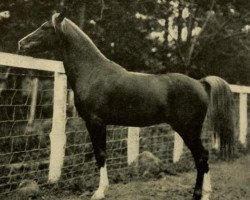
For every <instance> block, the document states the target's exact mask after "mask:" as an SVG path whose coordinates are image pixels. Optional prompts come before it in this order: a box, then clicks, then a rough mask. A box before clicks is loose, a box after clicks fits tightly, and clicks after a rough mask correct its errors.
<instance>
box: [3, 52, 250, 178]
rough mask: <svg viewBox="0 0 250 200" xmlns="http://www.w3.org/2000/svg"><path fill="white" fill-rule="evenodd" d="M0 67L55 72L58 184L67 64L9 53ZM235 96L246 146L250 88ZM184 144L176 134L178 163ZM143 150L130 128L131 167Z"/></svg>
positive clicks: (54, 168) (52, 171)
mask: <svg viewBox="0 0 250 200" xmlns="http://www.w3.org/2000/svg"><path fill="white" fill-rule="evenodd" d="M0 65H3V66H10V67H17V68H24V69H33V70H42V71H50V72H53V73H54V104H53V122H52V131H51V133H50V144H51V148H50V161H49V176H48V181H49V182H56V181H57V180H58V179H59V178H60V176H61V169H62V166H63V160H64V155H65V145H66V133H65V124H66V100H67V79H66V75H65V74H64V73H65V71H64V67H63V63H62V62H59V61H53V60H45V59H37V58H32V57H27V56H20V55H15V54H9V53H0ZM231 89H232V91H233V92H234V93H239V102H240V103H239V130H240V131H239V132H240V134H239V141H240V142H241V143H242V144H244V145H246V137H247V131H248V130H247V129H248V119H247V114H248V113H247V105H248V104H247V94H250V87H245V86H237V85H231ZM183 147H184V145H183V141H182V139H181V138H180V137H179V135H178V134H177V133H175V135H174V150H173V161H174V162H177V161H178V160H179V159H180V157H181V155H182V153H183ZM139 149H140V128H132V127H131V128H128V139H127V163H128V164H130V163H132V162H133V161H135V159H136V158H137V156H138V155H139Z"/></svg>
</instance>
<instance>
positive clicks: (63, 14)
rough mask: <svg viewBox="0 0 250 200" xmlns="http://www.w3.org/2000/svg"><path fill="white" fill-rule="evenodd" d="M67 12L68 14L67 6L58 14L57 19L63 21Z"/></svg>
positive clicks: (59, 21)
mask: <svg viewBox="0 0 250 200" xmlns="http://www.w3.org/2000/svg"><path fill="white" fill-rule="evenodd" d="M66 14H67V8H66V7H64V8H63V10H62V12H61V13H60V14H59V15H58V17H57V19H56V21H57V22H58V23H61V22H62V21H63V19H64V18H65V17H66Z"/></svg>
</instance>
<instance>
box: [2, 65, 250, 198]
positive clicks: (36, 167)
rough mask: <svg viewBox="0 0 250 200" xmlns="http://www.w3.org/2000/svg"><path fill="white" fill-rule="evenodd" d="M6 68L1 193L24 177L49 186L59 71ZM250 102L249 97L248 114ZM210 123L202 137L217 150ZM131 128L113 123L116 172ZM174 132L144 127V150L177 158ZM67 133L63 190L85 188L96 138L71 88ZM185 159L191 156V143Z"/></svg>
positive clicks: (124, 163) (93, 173) (111, 157)
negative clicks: (55, 91)
mask: <svg viewBox="0 0 250 200" xmlns="http://www.w3.org/2000/svg"><path fill="white" fill-rule="evenodd" d="M0 72H1V73H0V113H1V115H0V194H2V195H3V194H8V193H10V192H12V191H15V190H16V189H17V188H18V185H19V184H20V183H21V182H22V181H24V180H35V181H36V182H37V183H38V184H39V185H40V186H47V185H48V182H47V181H48V174H49V158H50V133H51V129H52V118H53V105H54V103H57V102H53V95H54V89H53V88H54V76H53V73H50V72H41V71H33V70H26V69H25V70H20V69H16V68H13V69H11V70H10V71H8V70H7V69H6V67H0ZM6 72H7V73H8V76H6ZM1 77H3V78H1ZM234 96H235V109H236V110H235V117H236V119H239V114H238V113H239V94H238V93H235V94H234ZM249 105H250V104H249V98H248V116H249V113H250V111H249ZM208 120H209V119H208ZM249 123H250V121H249V117H248V124H249ZM208 124H209V122H205V123H204V126H203V134H202V140H203V144H204V145H205V147H206V148H207V149H209V150H212V149H213V140H212V130H211V129H210V127H209V125H208ZM238 124H239V123H238V122H237V127H238V126H239V125H238ZM128 129H129V128H128V127H119V126H108V130H107V155H108V158H107V164H108V169H109V173H110V174H117V173H120V172H121V171H123V170H126V169H127V168H128V160H127V159H128V155H127V153H128V149H127V148H128V139H127V136H128V131H129V130H128ZM248 131H249V129H248ZM174 134H175V133H174V131H173V130H172V129H171V127H170V126H169V125H166V124H161V125H157V126H151V127H145V128H140V131H139V153H141V152H143V151H150V152H152V153H153V154H154V155H156V156H157V157H159V158H160V159H161V160H164V161H166V162H170V163H171V162H173V154H174V140H175V136H174ZM66 138H67V141H66V147H65V157H64V163H63V167H62V174H61V177H60V180H59V182H58V184H59V186H60V188H61V189H63V188H70V187H71V188H72V187H73V188H74V187H79V184H78V183H80V182H81V184H80V185H81V187H82V188H86V189H88V188H89V187H91V185H94V184H93V181H94V182H97V179H98V176H97V174H98V173H99V172H98V170H97V167H96V164H95V158H94V154H93V150H92V144H91V142H90V137H89V135H88V133H87V130H86V128H85V124H84V121H83V120H82V119H81V118H80V117H79V116H78V114H77V111H76V109H75V107H74V101H73V93H72V91H71V90H70V89H68V92H67V118H66ZM181 158H191V154H190V152H189V150H188V149H187V148H186V147H184V150H183V153H182V155H181ZM93 177H94V178H93Z"/></svg>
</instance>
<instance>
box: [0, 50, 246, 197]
mask: <svg viewBox="0 0 250 200" xmlns="http://www.w3.org/2000/svg"><path fill="white" fill-rule="evenodd" d="M0 65H2V66H9V67H15V68H21V69H26V70H39V71H49V72H52V73H54V88H53V99H54V100H53V117H52V126H51V127H52V128H51V131H50V133H49V139H50V147H49V148H44V149H46V151H49V152H50V159H48V158H47V159H46V160H43V161H41V162H40V164H39V165H48V164H49V167H48V168H47V169H46V170H45V172H46V173H47V172H48V177H47V181H48V182H56V181H58V180H59V178H60V177H61V173H63V176H64V177H66V179H68V180H70V179H72V177H71V176H74V175H76V174H78V172H79V171H80V170H79V168H76V169H74V167H72V166H75V165H77V166H78V167H79V166H82V165H83V164H86V163H88V165H87V166H93V162H92V161H91V160H92V159H90V158H91V157H92V148H91V144H90V140H89V138H88V136H87V134H86V135H85V132H86V130H83V128H78V127H80V126H81V127H82V126H83V124H82V123H81V122H79V123H78V122H77V123H76V122H75V121H74V123H71V121H72V120H78V119H77V117H76V116H75V114H73V118H72V117H71V118H70V117H67V114H68V113H67V112H68V110H67V107H66V105H68V106H71V107H72V102H69V103H68V104H67V99H73V98H72V91H70V92H69V95H68V96H67V94H68V90H67V79H66V75H65V74H64V73H65V71H64V68H63V63H62V62H60V61H53V60H46V59H37V58H32V57H27V56H20V55H15V54H9V53H0ZM230 87H231V89H232V91H233V92H234V93H235V94H236V95H238V98H239V104H238V108H237V109H236V110H237V111H238V114H237V116H238V121H239V141H240V142H241V143H242V144H243V145H246V143H247V140H246V138H247V133H248V94H250V87H247V86H238V85H230ZM13 95H15V94H13ZM41 96H43V95H41ZM12 98H13V97H12ZM36 101H38V102H39V99H37V100H36ZM40 101H42V100H40ZM0 104H1V103H0ZM46 105H47V104H46ZM46 105H45V106H46ZM5 106H7V105H5ZM14 109H17V107H15V108H14ZM73 109H74V108H73ZM15 112H16V111H15ZM20 112H21V111H20ZM32 112H33V115H36V114H35V113H34V111H32ZM73 112H75V111H73ZM7 115H8V113H7ZM0 120H1V119H0ZM13 120H15V119H13ZM13 120H12V121H13ZM5 122H6V120H3V121H2V122H1V121H0V123H1V124H4V123H5ZM13 123H14V125H13V124H12V129H13V128H14V126H15V123H17V122H15V121H13ZM42 123H47V124H48V123H49V121H44V122H42ZM0 126H1V125H0ZM4 126H6V125H4ZM69 127H70V128H69ZM1 130H2V129H1ZM169 130H170V128H169V127H166V126H162V125H160V126H157V127H150V128H135V127H128V128H126V127H124V128H119V127H118V128H114V127H110V128H109V130H108V134H109V139H108V142H107V147H108V154H109V155H111V159H109V160H108V161H109V162H110V163H111V162H113V160H115V162H114V164H113V165H114V169H115V168H119V167H124V166H125V165H127V164H130V163H132V162H133V161H135V159H136V158H137V156H138V155H139V153H140V152H141V151H142V150H144V149H145V148H152V149H157V152H159V154H166V155H168V156H169V157H171V159H170V158H169V159H170V160H171V161H173V162H178V161H179V160H180V158H181V156H182V155H183V153H184V150H183V149H184V145H183V141H182V139H181V138H180V137H179V135H178V134H177V133H174V132H173V131H169ZM79 132H81V133H82V132H84V135H83V137H84V144H83V143H79V141H77V139H75V138H77V137H79V136H77V135H76V133H77V134H78V133H79ZM117 132H119V133H117ZM152 132H154V134H151V133H152ZM165 133H168V134H165ZM1 134H2V135H6V133H2V132H1V133H0V136H1ZM148 135H150V136H148ZM24 136H25V137H27V138H28V137H33V135H24ZM24 136H23V137H24ZM12 137H14V136H12V135H11V136H8V138H9V139H6V137H5V138H4V140H3V142H2V143H3V144H6V143H8V142H9V140H10V143H11V142H12V147H11V151H10V155H9V156H11V157H13V156H14V155H15V151H14V148H13V145H14V143H15V140H16V139H13V138H12ZM15 137H17V138H18V137H21V136H15ZM44 137H46V138H47V139H48V137H47V135H38V138H39V141H41V138H42V140H44ZM27 138H26V140H27V141H26V144H25V145H26V146H25V148H24V151H27V152H28V149H29V148H28V146H29V144H27V142H28V139H27ZM66 141H67V143H70V145H68V146H67V143H66ZM0 142H1V138H0ZM45 143H46V142H45ZM153 143H154V146H150V145H153ZM166 143H168V144H169V148H168V149H165V146H166ZM149 144H150V145H149ZM42 146H43V145H41V144H40V143H39V144H38V147H37V148H38V150H37V149H36V150H31V151H32V152H33V151H39V152H40V150H41V151H43V147H42ZM72 152H73V153H72ZM82 152H84V154H83V153H82ZM17 153H20V152H17ZM41 153H42V152H40V154H41ZM70 153H71V154H70ZM68 155H70V156H73V157H74V159H73V160H71V159H70V156H68ZM117 155H118V156H117ZM1 156H3V159H1ZM5 157H6V153H5V152H0V161H1V162H2V160H3V161H4V159H5ZM38 157H39V156H38ZM26 158H27V155H25V157H24V160H23V161H22V162H21V163H22V164H21V165H22V167H24V168H30V166H29V164H27V163H24V162H25V159H26ZM38 159H39V158H38ZM48 160H49V162H48ZM72 162H73V163H72ZM14 164H15V163H12V165H14ZM7 165H9V163H8V164H1V163H0V168H1V166H2V167H6V166H7ZM9 167H10V165H9ZM12 168H13V166H12ZM38 168H41V167H40V166H36V167H35V171H36V170H37V171H38V170H39V169H38ZM45 168H46V167H45ZM13 169H14V168H13ZM40 171H42V170H40ZM62 171H63V172H62ZM43 172H44V171H43ZM85 173H86V174H87V173H88V172H86V171H85ZM13 177H14V176H13ZM1 178H3V177H1V175H0V187H1V182H2V181H1ZM13 179H14V178H13ZM3 180H4V179H3ZM11 181H12V180H9V182H8V184H10V182H11ZM0 193H1V191H0Z"/></svg>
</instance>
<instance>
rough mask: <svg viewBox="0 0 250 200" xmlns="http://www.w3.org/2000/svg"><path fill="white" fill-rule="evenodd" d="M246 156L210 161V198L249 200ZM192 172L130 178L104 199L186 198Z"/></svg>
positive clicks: (67, 195)
mask: <svg viewBox="0 0 250 200" xmlns="http://www.w3.org/2000/svg"><path fill="white" fill-rule="evenodd" d="M249 166H250V155H248V156H244V157H242V158H240V159H238V160H236V161H234V162H220V163H215V164H211V166H210V168H211V171H210V172H211V176H212V177H211V179H212V187H213V193H212V196H211V199H212V200H217V199H218V200H237V199H240V200H249V199H250V187H249V186H250V169H249ZM195 174H196V173H195V171H194V170H193V171H191V172H188V173H179V174H178V175H176V176H165V177H163V178H161V179H158V180H151V181H133V182H129V183H126V184H124V183H119V184H112V185H111V186H110V189H109V191H108V193H107V196H106V198H105V199H107V200H117V199H119V200H132V199H134V200H166V199H171V200H182V199H185V200H189V199H192V192H193V187H194V181H195ZM91 194H92V193H90V192H86V193H85V194H82V195H76V194H72V192H70V191H64V192H61V193H60V194H59V195H57V196H55V195H48V194H46V195H44V196H42V197H41V198H42V199H45V200H59V199H62V200H89V199H90V197H91Z"/></svg>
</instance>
